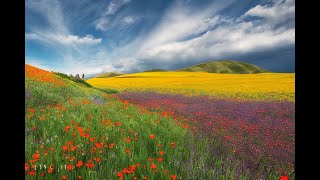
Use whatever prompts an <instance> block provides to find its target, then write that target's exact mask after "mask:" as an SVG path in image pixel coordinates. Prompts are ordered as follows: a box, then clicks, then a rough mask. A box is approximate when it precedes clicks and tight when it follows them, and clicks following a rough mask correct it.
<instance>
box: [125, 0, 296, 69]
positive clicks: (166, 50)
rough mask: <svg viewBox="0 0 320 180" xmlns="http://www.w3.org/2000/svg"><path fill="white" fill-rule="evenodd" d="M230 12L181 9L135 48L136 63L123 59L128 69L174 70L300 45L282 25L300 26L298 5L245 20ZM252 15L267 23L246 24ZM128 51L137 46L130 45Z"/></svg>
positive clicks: (273, 8) (268, 9)
mask: <svg viewBox="0 0 320 180" xmlns="http://www.w3.org/2000/svg"><path fill="white" fill-rule="evenodd" d="M226 6H227V5H221V6H217V4H215V6H208V9H201V10H198V11H191V10H190V9H188V8H187V7H185V6H184V5H183V4H176V5H175V6H174V7H173V8H172V9H170V10H169V11H168V12H167V14H166V15H165V16H164V18H163V19H162V20H161V22H160V23H159V25H158V26H157V27H156V28H155V29H153V30H152V31H151V32H150V34H148V35H147V36H146V37H144V38H137V41H135V42H132V44H134V47H140V48H139V50H138V51H137V53H136V54H132V55H133V57H134V59H136V60H135V61H132V60H130V61H129V60H128V63H126V62H125V58H123V59H124V60H122V63H121V64H122V66H123V67H122V68H123V69H126V68H125V67H124V66H128V67H133V66H134V65H133V63H135V64H136V65H137V66H140V65H141V64H143V63H145V64H150V65H152V64H158V62H161V64H163V65H168V66H169V65H170V64H178V63H188V62H193V63H197V61H198V62H201V61H202V60H205V59H208V58H212V59H220V58H224V57H226V56H230V55H232V54H233V55H241V54H246V53H254V52H259V51H266V50H271V49H276V48H280V47H285V46H289V45H294V43H295V28H294V26H293V27H292V26H290V27H287V26H286V23H283V24H280V25H279V24H278V23H279V22H280V20H281V22H284V21H283V20H284V19H285V20H287V21H293V24H294V18H292V17H294V8H295V7H294V3H292V1H284V2H283V3H273V4H272V5H269V6H256V7H253V8H252V9H250V10H248V11H247V12H246V13H244V15H243V16H242V17H241V18H230V17H225V16H222V15H220V14H219V12H220V10H222V9H223V8H225V7H226ZM257 7H258V8H257ZM260 7H263V8H262V9H261V8H260ZM285 7H286V8H285ZM257 9H258V10H257ZM280 10H281V11H282V12H281V13H278V16H273V11H275V12H276V11H280ZM213 12H214V13H213ZM249 15H250V16H253V15H255V16H258V15H259V17H261V19H259V20H257V19H252V20H250V19H244V17H245V16H249ZM270 19H273V20H270ZM276 25H277V26H276ZM137 44H138V45H137ZM128 47H132V46H131V45H130V44H129V45H128ZM120 52H121V51H120ZM126 57H127V56H126ZM142 62H143V63H142Z"/></svg>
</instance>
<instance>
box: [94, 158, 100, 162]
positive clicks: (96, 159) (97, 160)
mask: <svg viewBox="0 0 320 180" xmlns="http://www.w3.org/2000/svg"><path fill="white" fill-rule="evenodd" d="M93 159H94V160H95V161H96V162H101V159H100V158H96V157H95V158H93Z"/></svg>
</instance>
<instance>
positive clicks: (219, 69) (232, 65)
mask: <svg viewBox="0 0 320 180" xmlns="http://www.w3.org/2000/svg"><path fill="white" fill-rule="evenodd" d="M177 71H178V72H179V71H184V72H209V73H223V74H255V73H265V72H269V71H267V70H265V69H262V68H260V67H258V66H256V65H253V64H249V63H244V62H239V61H232V60H223V61H211V62H206V63H201V64H197V65H194V66H190V67H186V68H183V69H180V70H177Z"/></svg>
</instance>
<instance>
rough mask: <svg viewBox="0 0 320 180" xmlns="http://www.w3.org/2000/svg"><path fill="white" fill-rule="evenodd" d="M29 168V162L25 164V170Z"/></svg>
mask: <svg viewBox="0 0 320 180" xmlns="http://www.w3.org/2000/svg"><path fill="white" fill-rule="evenodd" d="M28 169H29V164H28V163H25V164H24V170H26V171H27V170H28Z"/></svg>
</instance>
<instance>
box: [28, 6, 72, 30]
mask: <svg viewBox="0 0 320 180" xmlns="http://www.w3.org/2000/svg"><path fill="white" fill-rule="evenodd" d="M25 6H26V8H30V9H31V10H33V11H35V12H38V13H40V14H41V15H42V16H43V17H44V18H45V19H46V21H47V22H48V23H49V26H50V29H51V31H55V32H58V33H69V30H68V27H67V26H66V23H65V21H64V15H63V12H62V8H61V5H60V2H59V1H58V0H26V2H25Z"/></svg>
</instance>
